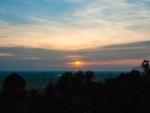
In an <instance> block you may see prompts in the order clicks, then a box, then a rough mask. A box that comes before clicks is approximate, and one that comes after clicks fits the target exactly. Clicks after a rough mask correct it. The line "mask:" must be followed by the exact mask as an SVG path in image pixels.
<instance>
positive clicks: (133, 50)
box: [0, 41, 150, 70]
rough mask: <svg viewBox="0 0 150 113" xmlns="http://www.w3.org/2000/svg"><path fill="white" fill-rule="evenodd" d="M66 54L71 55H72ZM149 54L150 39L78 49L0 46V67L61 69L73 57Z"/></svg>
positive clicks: (114, 58)
mask: <svg viewBox="0 0 150 113" xmlns="http://www.w3.org/2000/svg"><path fill="white" fill-rule="evenodd" d="M69 56H74V58H73V57H69ZM78 56H80V57H78ZM149 58H150V41H143V42H135V43H128V44H122V45H121V44H120V45H111V46H106V47H103V48H95V49H87V50H78V51H63V50H62V51H60V50H49V49H39V48H24V47H0V70H55V69H62V70H63V69H69V67H68V65H67V63H68V62H72V61H73V60H84V61H87V62H101V61H117V60H128V59H130V60H132V59H133V60H134V59H149ZM108 67H109V68H111V67H114V65H111V64H110V65H109V66H108ZM94 68H98V67H97V66H96V65H95V66H94V65H93V66H92V69H94ZM106 68H107V67H106ZM116 68H117V66H116ZM118 69H119V67H118Z"/></svg>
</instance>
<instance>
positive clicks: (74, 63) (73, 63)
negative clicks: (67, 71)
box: [69, 61, 85, 67]
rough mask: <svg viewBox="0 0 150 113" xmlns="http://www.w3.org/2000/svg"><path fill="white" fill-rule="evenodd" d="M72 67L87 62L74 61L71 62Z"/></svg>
mask: <svg viewBox="0 0 150 113" xmlns="http://www.w3.org/2000/svg"><path fill="white" fill-rule="evenodd" d="M69 64H70V65H71V66H72V67H84V66H85V62H83V61H74V62H71V63H69Z"/></svg>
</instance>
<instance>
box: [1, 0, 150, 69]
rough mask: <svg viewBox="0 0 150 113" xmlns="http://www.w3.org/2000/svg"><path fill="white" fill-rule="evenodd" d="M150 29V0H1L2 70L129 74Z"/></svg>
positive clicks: (148, 46) (145, 50)
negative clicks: (121, 71)
mask: <svg viewBox="0 0 150 113" xmlns="http://www.w3.org/2000/svg"><path fill="white" fill-rule="evenodd" d="M149 31H150V0H0V70H74V69H75V70H79V69H85V70H89V69H90V70H128V69H131V68H132V67H136V66H139V65H140V64H141V62H142V60H143V59H149V58H150V32H149Z"/></svg>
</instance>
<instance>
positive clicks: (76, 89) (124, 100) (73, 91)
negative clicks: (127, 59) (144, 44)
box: [0, 61, 150, 113]
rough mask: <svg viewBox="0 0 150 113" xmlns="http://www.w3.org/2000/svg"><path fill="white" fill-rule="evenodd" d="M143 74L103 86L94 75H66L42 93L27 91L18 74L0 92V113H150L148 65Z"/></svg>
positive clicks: (124, 75)
mask: <svg viewBox="0 0 150 113" xmlns="http://www.w3.org/2000/svg"><path fill="white" fill-rule="evenodd" d="M142 66H143V68H144V70H145V71H144V73H141V72H139V71H137V70H132V71H131V72H129V73H122V74H121V75H120V76H119V77H117V78H115V79H111V78H109V79H106V80H105V82H104V83H100V82H96V81H94V76H95V75H94V72H92V71H87V72H82V71H78V72H75V73H73V72H66V73H64V74H63V75H62V76H61V77H60V79H59V80H58V81H57V83H56V84H52V83H50V84H49V85H48V86H47V87H46V88H45V90H44V92H43V93H39V92H38V91H37V90H36V89H33V90H31V91H26V90H25V86H26V83H25V81H24V79H23V78H22V77H21V76H19V75H18V74H16V73H13V74H11V75H10V76H8V77H7V78H6V79H5V82H4V85H3V91H2V92H0V113H130V112H136V113H148V112H150V109H149V103H150V73H149V72H150V68H149V62H147V61H144V62H143V64H142Z"/></svg>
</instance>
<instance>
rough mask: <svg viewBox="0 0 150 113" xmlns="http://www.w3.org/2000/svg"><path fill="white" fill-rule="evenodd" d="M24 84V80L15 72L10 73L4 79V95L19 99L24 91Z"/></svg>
mask: <svg viewBox="0 0 150 113" xmlns="http://www.w3.org/2000/svg"><path fill="white" fill-rule="evenodd" d="M25 86H26V82H25V80H24V79H23V78H22V77H21V76H19V75H18V74H17V73H12V74H11V75H9V76H8V77H7V78H6V79H5V81H4V84H3V94H4V97H6V98H9V99H20V98H21V97H22V95H23V94H24V92H25Z"/></svg>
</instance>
